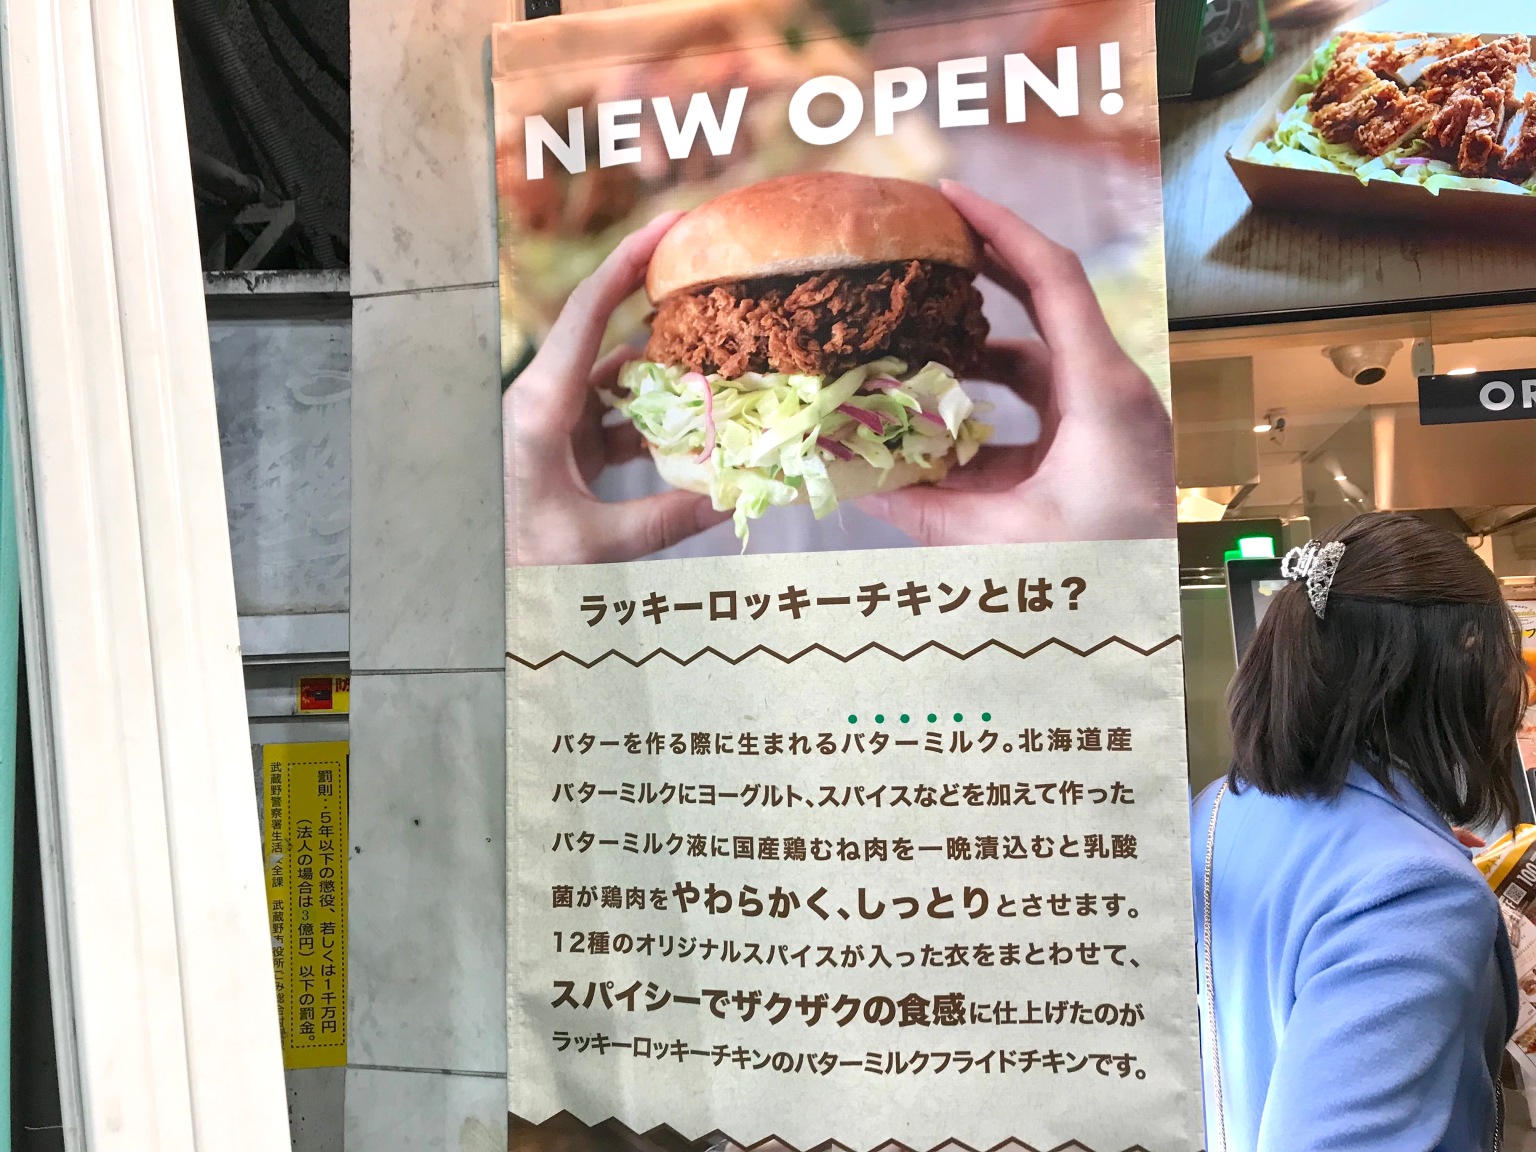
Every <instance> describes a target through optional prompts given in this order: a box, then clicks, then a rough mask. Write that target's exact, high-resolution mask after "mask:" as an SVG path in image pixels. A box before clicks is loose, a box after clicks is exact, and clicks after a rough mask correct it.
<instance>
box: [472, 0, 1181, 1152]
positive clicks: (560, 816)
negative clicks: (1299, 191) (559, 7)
mask: <svg viewBox="0 0 1536 1152" xmlns="http://www.w3.org/2000/svg"><path fill="white" fill-rule="evenodd" d="M1152 29H1153V4H1152V2H1151V0H1077V2H1068V0H1060V2H1048V0H1046V2H1043V0H1010V2H1004V0H971V2H961V3H957V4H951V5H945V6H943V9H942V11H938V10H935V9H934V8H933V6H931V5H926V4H916V3H900V2H890V3H880V4H870V5H865V4H863V3H861V2H860V0H845V2H839V3H835V4H834V3H825V4H822V3H815V2H803V0H659V2H657V3H652V4H646V5H639V6H630V7H623V8H616V9H614V10H610V11H603V12H594V13H586V14H582V15H572V16H562V17H559V18H555V19H547V20H535V21H528V22H524V23H521V24H515V25H507V26H501V27H498V28H497V29H496V31H495V34H494V37H493V70H494V86H495V110H496V137H497V154H496V171H497V186H498V209H499V232H500V243H501V252H500V256H501V278H502V353H503V366H504V373H505V377H506V380H505V384H506V388H505V392H504V404H503V414H504V437H505V444H506V464H507V471H506V499H507V517H508V519H507V535H506V539H507V633H506V634H507V648H508V650H507V669H508V706H507V716H508V736H507V756H508V770H507V781H508V797H507V800H508V861H507V864H508V885H507V891H508V952H507V955H508V973H507V989H508V997H507V1027H508V1044H509V1053H508V1092H509V1099H508V1108H509V1113H510V1115H509V1147H510V1148H512V1149H527V1150H532V1149H544V1148H549V1149H553V1148H555V1147H559V1148H561V1149H562V1150H569V1149H579V1150H583V1152H585V1150H588V1149H592V1150H595V1149H598V1148H599V1147H601V1148H608V1147H611V1146H613V1145H614V1143H615V1141H618V1142H621V1143H623V1144H625V1145H626V1146H629V1147H633V1148H635V1149H640V1150H643V1152H650V1150H651V1149H657V1150H660V1149H668V1150H670V1152H676V1150H678V1149H682V1148H685V1147H686V1148H691V1149H697V1150H698V1152H705V1150H711V1152H712V1150H716V1149H720V1150H730V1149H745V1148H752V1147H757V1146H759V1145H762V1144H764V1143H765V1142H770V1143H771V1144H772V1145H773V1147H775V1148H778V1149H780V1150H781V1152H784V1150H808V1149H813V1148H818V1149H819V1148H826V1147H835V1148H841V1149H845V1150H848V1152H872V1150H874V1149H907V1150H912V1152H929V1150H932V1149H938V1148H943V1147H963V1148H967V1149H974V1150H981V1149H994V1148H999V1147H1003V1146H1006V1147H1010V1148H1014V1149H1020V1150H1023V1149H1046V1148H1058V1147H1066V1146H1070V1147H1074V1148H1078V1149H1084V1150H1089V1152H1124V1150H1128V1149H1132V1148H1138V1149H1143V1150H1145V1152H1165V1150H1167V1152H1193V1150H1195V1149H1198V1148H1200V1147H1202V1146H1203V1144H1204V1141H1203V1138H1202V1134H1201V1132H1200V1119H1199V1117H1200V1101H1199V1083H1200V1080H1199V1061H1198V1051H1197V1033H1196V1020H1195V1007H1196V997H1195V980H1194V973H1193V955H1194V951H1193V939H1192V927H1193V912H1192V908H1191V901H1190V874H1189V842H1188V818H1187V811H1188V807H1187V806H1188V790H1187V783H1186V767H1185V751H1184V716H1183V693H1182V677H1181V651H1180V644H1179V616H1178V609H1179V605H1178V581H1177V556H1176V548H1175V542H1174V529H1175V517H1174V485H1173V468H1172V447H1171V432H1170V424H1169V418H1168V410H1167V396H1168V356H1167V323H1166V308H1165V296H1164V286H1163V264H1162V259H1163V256H1162V231H1161V219H1162V217H1161V203H1160V197H1159V185H1158V146H1157V116H1156V103H1155V99H1156V98H1155V75H1156V69H1155V62H1154V59H1153V49H1152V43H1153V32H1152ZM855 1103H856V1104H857V1107H854V1106H852V1105H853V1104H855ZM1074 1141H1075V1143H1073V1142H1074Z"/></svg>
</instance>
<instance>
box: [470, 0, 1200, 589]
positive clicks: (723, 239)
mask: <svg viewBox="0 0 1536 1152" xmlns="http://www.w3.org/2000/svg"><path fill="white" fill-rule="evenodd" d="M1133 7H1139V6H1133ZM972 13H973V18H972V19H964V18H960V16H963V15H967V14H972ZM957 14H958V15H957V18H956V19H953V20H947V21H945V22H943V23H932V22H924V21H916V20H913V19H912V18H911V17H910V16H909V17H908V18H907V20H906V21H905V22H903V21H902V20H899V19H896V20H890V21H889V22H888V26H887V27H882V28H879V29H876V30H874V31H873V34H872V35H870V34H868V33H867V32H866V34H862V35H859V36H857V37H855V38H853V39H850V38H848V37H847V36H845V35H843V34H840V33H839V31H838V29H837V28H836V26H835V25H834V24H833V23H831V22H830V20H829V19H828V18H827V17H825V16H824V15H823V14H822V13H821V12H820V10H819V9H818V8H817V7H816V6H815V5H809V4H807V5H800V4H797V3H792V2H790V0H741V2H735V3H732V2H714V0H707V2H703V3H700V2H697V0H674V2H673V3H664V4H653V5H647V6H646V7H645V19H644V20H643V21H642V20H640V19H639V18H638V17H637V16H636V14H635V13H633V12H630V11H617V12H613V13H604V14H599V15H598V16H596V17H593V18H592V20H591V21H589V22H587V23H585V24H584V25H583V28H582V33H583V35H584V36H585V42H584V43H582V44H580V45H578V44H576V43H575V41H574V36H575V35H576V30H575V29H574V28H559V27H556V26H557V25H560V24H562V23H563V21H547V22H542V21H534V22H529V23H527V24H523V25H514V26H511V27H510V28H508V29H506V30H505V31H504V32H503V33H502V34H501V35H500V36H499V37H498V40H497V45H498V52H497V57H496V61H497V63H496V67H497V70H498V75H497V81H496V105H497V119H496V123H497V142H498V149H497V174H498V187H499V189H500V197H499V218H500V235H501V269H502V289H503V291H502V336H503V361H504V371H505V373H506V381H505V383H506V386H507V391H506V398H505V402H504V406H505V423H506V429H507V442H508V445H509V450H508V491H507V509H508V516H509V524H508V533H507V540H508V550H507V559H508V563H509V564H510V565H514V566H516V565H525V564H571V563H592V562H604V561H615V560H631V559H639V558H642V557H652V556H660V557H679V556H704V555H731V554H736V553H740V552H742V551H749V552H752V553H767V552H810V551H826V550H848V549H861V548H880V547H893V546H905V545H910V544H913V543H918V544H928V545H942V544H985V543H1006V542H1016V541H1038V540H1051V539H1115V538H1139V537H1153V536H1157V537H1162V536H1171V535H1172V533H1173V527H1174V521H1173V513H1172V507H1173V505H1172V503H1171V492H1172V488H1171V479H1170V478H1171V468H1172V465H1171V438H1170V432H1169V425H1168V418H1167V409H1166V397H1167V367H1166V344H1165V321H1164V308H1163V305H1162V299H1163V296H1162V292H1163V288H1162V255H1161V240H1160V235H1161V234H1160V231H1159V221H1160V208H1159V201H1158V198H1157V167H1156V144H1155V128H1154V127H1153V125H1152V124H1151V123H1150V118H1151V116H1152V113H1153V107H1154V106H1153V104H1152V102H1151V101H1152V93H1151V91H1150V90H1149V89H1148V88H1147V85H1148V84H1149V83H1150V80H1149V79H1148V78H1147V77H1148V76H1149V75H1150V74H1149V73H1146V72H1145V70H1143V69H1140V68H1136V69H1127V68H1126V67H1125V65H1124V62H1123V55H1124V53H1125V47H1124V45H1122V43H1121V42H1120V40H1119V39H1117V38H1116V37H1117V36H1119V35H1120V32H1119V31H1118V30H1117V28H1116V23H1117V22H1118V21H1123V19H1124V16H1125V12H1124V11H1117V9H1116V7H1115V6H1114V5H1112V4H1108V3H1099V4H1083V5H1073V6H1063V7H1060V8H1052V7H1039V6H1035V5H1030V6H1027V7H1026V6H1023V5H1007V4H1003V5H999V4H986V3H973V4H971V5H969V6H967V5H961V6H960V7H959V9H958V10H957ZM1136 18H1137V19H1140V18H1141V17H1140V16H1139V15H1138V16H1137V17H1136ZM999 45H1008V46H1012V47H1019V48H1021V49H1022V48H1027V49H1031V50H1033V54H1032V55H1030V54H1026V53H1025V52H1023V51H1019V52H1017V53H1012V54H1010V53H1006V52H1000V51H998V50H997V49H998V46H999ZM1036 60H1038V61H1040V63H1039V64H1037V63H1036ZM604 260H607V261H609V263H608V264H607V265H605V264H604V263H603V262H604ZM615 260H618V261H623V262H624V263H623V267H622V269H618V268H616V267H615V266H614V264H613V262H614V261H615ZM620 274H622V275H620ZM616 276H618V277H619V278H618V279H615V277H616ZM587 277H592V279H591V280H588V282H587V289H588V290H587V291H586V292H585V293H583V292H578V291H577V287H578V284H579V283H580V282H581V281H582V280H583V279H585V278H587ZM593 281H600V283H596V284H594V282H593ZM1037 296H1038V297H1040V299H1039V300H1036V299H1035V298H1036V297H1037ZM1042 312H1043V315H1042ZM567 342H574V343H579V344H580V345H581V347H582V348H583V350H584V351H586V350H590V351H591V352H592V355H591V357H590V363H588V362H586V360H585V359H584V360H583V362H582V363H572V362H570V360H569V357H568V356H567V355H566V354H565V352H566V349H564V348H561V347H556V345H564V344H567ZM594 342H595V347H594V346H593V345H594ZM541 350H543V351H544V355H543V356H540V355H539V353H540V351H541ZM556 417H558V418H556ZM514 449H517V450H516V451H514ZM552 473H555V474H557V475H552ZM683 496H686V497H688V499H683V498H682V497H683ZM658 498H664V499H660V500H658ZM573 512H574V513H576V515H575V516H574V517H573V516H572V515H570V514H571V513H573ZM514 516H518V517H520V520H519V521H518V522H517V523H513V522H512V518H513V517H514ZM573 522H575V523H579V524H580V525H581V528H580V531H573V529H572V524H573Z"/></svg>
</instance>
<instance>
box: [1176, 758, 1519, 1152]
mask: <svg viewBox="0 0 1536 1152" xmlns="http://www.w3.org/2000/svg"><path fill="white" fill-rule="evenodd" d="M1215 790H1216V786H1215V785H1213V786H1212V787H1210V788H1208V789H1206V790H1205V791H1204V792H1202V793H1201V794H1200V795H1199V796H1198V797H1197V798H1196V799H1195V802H1194V806H1193V811H1192V818H1191V823H1190V828H1191V840H1192V844H1193V851H1192V856H1193V864H1194V882H1195V917H1196V925H1195V938H1196V946H1197V949H1198V951H1199V955H1198V959H1199V971H1200V974H1201V1043H1202V1047H1203V1049H1204V1051H1205V1115H1206V1120H1205V1125H1206V1146H1207V1147H1208V1148H1209V1149H1211V1152H1219V1150H1220V1147H1221V1145H1220V1142H1219V1136H1218V1134H1217V1119H1216V1097H1215V1094H1214V1092H1213V1091H1212V1082H1211V1060H1210V1041H1209V1036H1210V1032H1209V1021H1208V1020H1206V1019H1205V997H1204V972H1205V957H1204V943H1203V939H1202V919H1203V917H1202V912H1201V909H1202V903H1203V898H1204V874H1205V847H1206V837H1207V834H1208V832H1209V828H1210V819H1211V803H1212V799H1213V797H1214V795H1215ZM1400 791H1401V795H1399V796H1395V797H1394V796H1392V795H1391V794H1390V793H1389V792H1388V791H1387V790H1386V789H1385V788H1383V787H1382V786H1381V785H1380V784H1378V783H1377V782H1376V781H1375V780H1374V779H1372V778H1371V777H1370V775H1369V774H1368V773H1366V772H1365V771H1364V770H1363V769H1361V768H1359V767H1356V768H1354V769H1352V770H1351V772H1350V776H1349V783H1348V785H1347V786H1346V787H1345V789H1344V791H1343V793H1342V794H1341V795H1340V796H1339V797H1338V799H1337V800H1335V801H1332V802H1323V801H1319V800H1291V799H1284V798H1280V797H1275V796H1266V795H1264V794H1263V793H1261V792H1259V791H1258V790H1257V789H1256V788H1252V787H1247V788H1244V789H1243V790H1242V791H1241V792H1238V793H1233V792H1232V791H1231V790H1230V789H1229V790H1228V792H1227V795H1226V798H1225V799H1224V800H1223V801H1222V804H1221V815H1220V818H1219V820H1218V823H1217V831H1216V850H1215V872H1214V877H1215V878H1214V883H1213V893H1214V898H1213V912H1212V946H1211V951H1212V954H1213V958H1214V960H1215V981H1214V982H1215V986H1216V1020H1217V1024H1218V1027H1219V1029H1220V1043H1221V1048H1220V1052H1221V1068H1222V1083H1223V1091H1224V1099H1225V1111H1226V1126H1227V1149H1228V1152H1325V1150H1328V1152H1331V1150H1334V1149H1337V1150H1338V1152H1378V1150H1379V1152H1388V1150H1390V1152H1487V1149H1489V1148H1490V1147H1491V1146H1492V1145H1491V1133H1492V1131H1493V1124H1494V1108H1495V1086H1494V1081H1493V1078H1492V1077H1491V1076H1490V1073H1489V1062H1490V1060H1492V1061H1493V1062H1494V1066H1495V1067H1496V1066H1497V1061H1498V1057H1499V1053H1500V1052H1501V1050H1502V1048H1503V1046H1504V1044H1505V1043H1506V1042H1507V1040H1508V1038H1509V1034H1510V1030H1511V1029H1512V1027H1513V1025H1514V1020H1515V1010H1516V1002H1515V992H1516V989H1515V980H1514V970H1513V962H1512V960H1511V958H1510V954H1509V943H1508V938H1507V936H1506V935H1505V932H1504V925H1503V922H1502V920H1501V919H1500V916H1499V909H1498V903H1497V900H1496V899H1495V897H1494V895H1493V892H1492V890H1491V889H1490V888H1489V887H1488V884H1487V882H1486V881H1485V880H1484V879H1483V878H1482V876H1481V875H1480V874H1479V873H1478V871H1477V869H1476V868H1474V867H1473V866H1472V862H1471V860H1470V852H1469V851H1468V850H1467V849H1465V848H1463V847H1462V846H1461V844H1459V843H1458V842H1457V840H1456V837H1455V835H1454V834H1453V833H1452V831H1451V829H1450V828H1449V827H1448V826H1447V825H1446V823H1445V821H1444V820H1443V819H1441V818H1440V816H1439V815H1438V814H1436V812H1435V811H1434V809H1433V808H1431V807H1430V805H1429V803H1428V802H1427V801H1425V800H1424V798H1423V797H1422V796H1421V795H1420V794H1419V793H1418V792H1417V791H1415V790H1413V789H1412V788H1410V787H1408V786H1407V785H1403V786H1402V787H1401V790H1400Z"/></svg>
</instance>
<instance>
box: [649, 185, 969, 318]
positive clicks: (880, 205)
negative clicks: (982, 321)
mask: <svg viewBox="0 0 1536 1152" xmlns="http://www.w3.org/2000/svg"><path fill="white" fill-rule="evenodd" d="M903 260H931V261H934V262H936V263H940V264H950V265H953V266H955V267H957V268H964V269H966V270H967V271H970V272H975V271H977V270H978V269H979V268H980V267H981V242H980V240H978V239H977V237H976V234H975V233H974V232H973V231H972V230H971V227H970V225H969V224H967V223H966V222H965V220H964V218H963V217H961V215H960V213H958V212H956V211H955V209H954V207H953V205H951V204H950V202H949V201H948V200H946V199H945V198H944V195H943V193H941V192H939V191H938V190H937V189H936V188H930V187H929V186H928V185H926V184H917V183H914V182H912V181H910V180H891V179H887V178H884V177H879V176H856V175H854V174H853V173H851V172H806V173H800V174H797V175H792V176H779V177H776V178H775V179H772V180H763V181H759V182H758V183H756V184H749V185H747V186H746V187H745V188H737V189H734V190H733V191H730V192H727V193H725V194H724V195H722V196H718V197H716V198H715V199H713V200H711V201H709V203H707V204H701V205H700V206H699V207H697V208H695V209H694V210H693V211H692V212H689V213H688V214H687V215H686V216H684V217H683V218H682V219H681V220H679V221H678V222H677V223H676V224H674V225H673V226H672V228H671V230H670V231H668V232H667V234H666V235H665V236H663V237H662V238H661V243H660V244H658V245H657V246H656V253H655V255H653V256H652V257H651V267H650V272H649V273H648V274H647V275H646V279H645V291H646V294H647V295H648V296H649V297H650V298H651V302H652V303H655V302H656V301H658V300H660V299H662V298H663V297H665V296H670V295H671V294H672V293H674V292H680V291H682V290H684V289H687V288H696V287H698V286H700V285H703V284H717V283H721V282H724V281H729V280H753V279H757V278H759V277H763V276H788V275H800V274H804V273H812V272H824V271H827V270H829V269H834V268H858V267H862V266H865V265H870V264H895V263H897V262H899V261H903Z"/></svg>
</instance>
